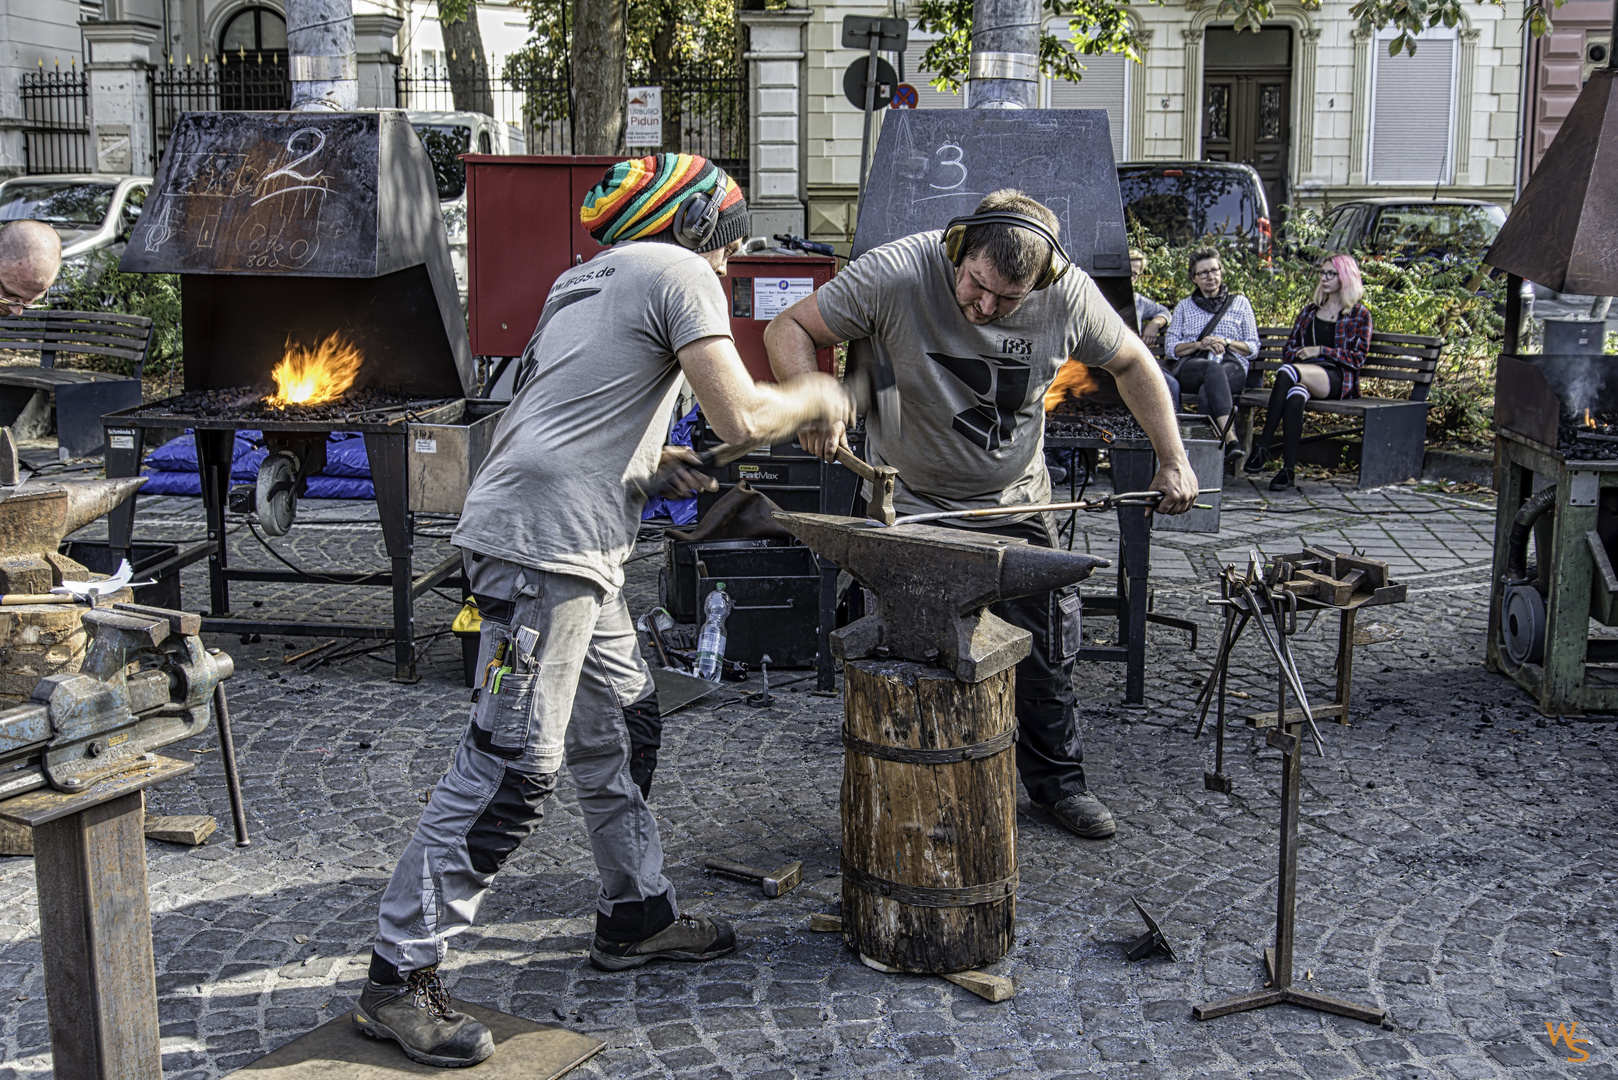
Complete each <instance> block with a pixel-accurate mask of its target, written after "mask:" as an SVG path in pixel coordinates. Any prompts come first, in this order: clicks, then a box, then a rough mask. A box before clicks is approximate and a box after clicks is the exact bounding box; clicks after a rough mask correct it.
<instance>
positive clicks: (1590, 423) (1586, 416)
mask: <svg viewBox="0 0 1618 1080" xmlns="http://www.w3.org/2000/svg"><path fill="white" fill-rule="evenodd" d="M1584 426H1585V427H1588V428H1593V427H1595V426H1596V422H1595V421H1594V420H1592V419H1590V410H1589V409H1585V410H1584Z"/></svg>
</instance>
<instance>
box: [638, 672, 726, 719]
mask: <svg viewBox="0 0 1618 1080" xmlns="http://www.w3.org/2000/svg"><path fill="white" fill-rule="evenodd" d="M652 685H653V686H655V687H657V711H658V714H659V715H660V716H668V715H669V714H670V713H674V712H678V711H679V710H680V709H683V708H685V707H686V706H687V705H689V704H691V703H692V702H693V701H696V700H698V699H699V698H704V697H707V696H708V695H709V694H711V693H713V692H714V691H715V690H717V689H719V684H718V683H716V682H709V681H708V680H707V679H702V678H698V677H697V676H695V675H687V674H686V673H685V672H683V671H673V670H671V669H669V668H653V669H652Z"/></svg>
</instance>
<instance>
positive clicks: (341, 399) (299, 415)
mask: <svg viewBox="0 0 1618 1080" xmlns="http://www.w3.org/2000/svg"><path fill="white" fill-rule="evenodd" d="M364 363H365V358H364V357H363V356H362V355H361V354H360V351H359V349H357V348H356V347H355V346H354V345H352V344H350V343H349V342H348V341H347V340H345V339H344V338H343V336H342V335H341V334H332V335H330V336H328V337H327V338H326V339H325V340H324V341H322V342H320V343H319V344H317V345H313V346H304V345H301V344H297V343H295V342H291V341H289V342H287V347H286V352H285V354H284V355H283V356H282V358H281V361H280V363H278V364H276V365H275V368H274V369H273V370H272V371H271V372H270V377H271V378H272V379H274V380H275V389H274V390H271V389H269V388H267V387H260V388H256V389H255V388H253V387H239V388H228V389H216V390H188V391H186V392H185V393H183V394H181V395H179V396H178V397H174V398H169V399H168V400H166V401H162V402H157V403H155V404H153V405H151V406H148V407H147V408H146V409H143V410H142V411H143V412H147V413H154V414H172V415H179V416H187V417H193V418H195V419H198V420H260V421H262V420H271V421H274V420H279V421H282V422H288V423H303V424H332V423H336V424H340V423H347V422H350V421H353V420H356V419H362V418H364V419H369V420H374V421H385V420H386V419H387V414H389V413H402V412H408V411H415V410H419V409H422V408H426V407H429V406H433V405H440V404H443V401H442V400H440V401H418V400H416V399H413V398H408V397H403V396H401V395H399V394H390V393H387V392H386V391H382V390H373V389H354V378H355V376H357V375H358V374H359V371H360V368H361V366H363V365H364ZM444 400H448V399H444Z"/></svg>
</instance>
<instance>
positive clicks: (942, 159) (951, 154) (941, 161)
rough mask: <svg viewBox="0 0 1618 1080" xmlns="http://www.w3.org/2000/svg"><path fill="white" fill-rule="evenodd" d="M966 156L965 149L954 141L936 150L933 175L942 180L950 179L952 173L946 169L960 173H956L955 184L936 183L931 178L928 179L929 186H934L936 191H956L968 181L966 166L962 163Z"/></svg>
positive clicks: (934, 152)
mask: <svg viewBox="0 0 1618 1080" xmlns="http://www.w3.org/2000/svg"><path fill="white" fill-rule="evenodd" d="M964 156H965V151H963V150H962V149H961V148H960V147H959V146H956V145H955V144H954V143H945V144H944V145H943V146H940V147H939V148H938V149H937V150H934V151H933V164H934V168H933V170H932V172H933V175H935V176H937V177H938V179H940V180H945V179H948V177H949V175H950V173H949V171H945V170H950V171H953V172H954V173H956V174H959V175H956V177H955V182H954V183H953V184H935V183H933V182H932V181H931V180H928V181H927V186H928V187H930V188H932V189H933V190H934V191H954V190H955V189H956V188H958V187H960V186H961V185H962V184H964V183H966V166H965V165H962V164H961V159H962V158H963V157H964Z"/></svg>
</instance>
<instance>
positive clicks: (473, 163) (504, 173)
mask: <svg viewBox="0 0 1618 1080" xmlns="http://www.w3.org/2000/svg"><path fill="white" fill-rule="evenodd" d="M464 160H465V161H466V210H467V240H466V243H467V279H468V280H467V286H468V295H467V316H468V321H469V323H470V327H469V328H470V331H471V336H472V352H473V353H474V354H476V355H478V356H518V355H521V353H522V351H523V349H524V348H526V347H527V345H528V339H529V338H530V337H532V336H533V333H534V327H535V326H537V325H538V324H539V316H540V312H541V310H542V309H543V308H544V306H545V296H546V294H547V293H549V292H550V288H551V286H552V285H553V284H555V282H556V279H557V277H559V276H560V275H561V274H562V272H563V271H565V270H566V269H567V268H568V267H570V266H573V265H574V264H575V263H576V262H588V261H589V260H590V259H592V258H594V257H595V256H596V254H597V253H598V252H600V251H601V245H599V244H597V243H596V242H595V240H594V239H593V238H592V237H591V236H590V234H589V232H587V231H586V230H585V228H584V226H583V225H582V224H580V222H579V207H580V206H582V205H583V203H584V196H585V194H586V193H587V192H589V190H590V188H592V187H593V186H595V184H596V183H597V182H599V181H600V179H601V174H602V173H603V172H605V171H606V169H607V166H609V165H613V164H615V163H617V162H619V161H622V160H624V159H623V158H620V157H553V156H502V155H495V154H467V155H465V158H464ZM835 269H836V263H835V261H834V260H832V259H830V258H828V257H826V256H821V255H801V256H800V255H777V254H759V255H739V256H737V257H736V258H734V259H731V260H730V266H729V271H728V276H727V277H726V279H725V281H724V288H725V297H726V300H727V301H728V302H729V304H730V314H731V320H730V325H731V332H732V333H733V334H734V335H735V337H736V348H737V350H738V351H739V352H740V353H741V355H742V362H743V363H744V364H746V365H747V370H748V372H749V373H750V374H752V376H753V378H755V379H762V380H765V381H769V380H770V364H769V360H768V358H767V357H766V356H765V352H764V327H765V326H767V325H769V321H770V317H771V316H772V315H773V314H774V313H775V312H777V311H778V310H779V309H780V308H781V307H783V306H784V305H785V303H786V302H788V301H790V300H791V299H793V298H795V297H797V296H799V295H802V294H803V293H804V292H806V291H807V290H809V289H816V288H819V287H820V286H822V285H824V284H826V282H828V281H830V280H831V276H832V273H833V271H834V270H835ZM817 357H818V359H819V361H820V368H821V370H822V371H831V370H832V365H833V358H832V351H831V350H830V349H821V350H820V351H819V353H818V354H817Z"/></svg>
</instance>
